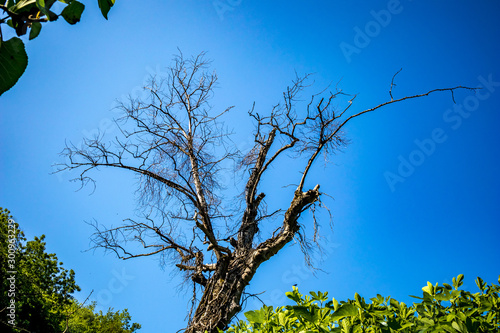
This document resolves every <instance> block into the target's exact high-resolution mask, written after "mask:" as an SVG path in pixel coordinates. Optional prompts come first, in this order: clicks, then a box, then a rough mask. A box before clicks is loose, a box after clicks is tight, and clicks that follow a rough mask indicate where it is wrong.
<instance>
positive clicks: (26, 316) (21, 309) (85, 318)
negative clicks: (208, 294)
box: [0, 208, 141, 333]
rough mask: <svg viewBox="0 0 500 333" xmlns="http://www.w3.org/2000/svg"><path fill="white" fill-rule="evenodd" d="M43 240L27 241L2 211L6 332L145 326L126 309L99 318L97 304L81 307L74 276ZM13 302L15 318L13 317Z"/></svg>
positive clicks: (125, 331)
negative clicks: (135, 320)
mask: <svg viewBox="0 0 500 333" xmlns="http://www.w3.org/2000/svg"><path fill="white" fill-rule="evenodd" d="M44 240H45V236H44V235H42V236H41V237H35V238H34V240H32V241H28V242H26V237H25V235H24V233H23V232H22V231H21V230H20V229H19V225H18V224H17V223H16V222H15V221H14V220H12V216H10V212H9V211H8V210H6V209H2V208H0V295H2V297H1V298H0V316H1V317H0V331H1V332H26V331H29V332H44V333H51V332H63V331H65V332H67V333H90V332H110V333H111V332H113V333H133V332H135V331H136V330H138V329H139V328H140V327H141V326H140V325H139V324H137V323H133V324H130V320H131V317H130V314H129V313H128V311H127V310H126V309H125V310H123V311H122V312H119V311H117V312H114V311H113V310H112V309H109V310H108V311H107V313H103V312H102V311H100V312H99V313H95V311H94V310H95V304H91V305H87V306H84V305H83V304H79V303H78V302H77V301H76V300H75V299H74V298H73V296H72V294H73V293H74V292H75V291H79V290H80V287H78V285H77V284H76V282H75V272H74V271H73V270H72V269H70V270H67V269H64V268H63V267H62V265H63V263H62V262H59V261H58V259H57V256H56V255H55V254H53V253H47V252H46V243H45V242H44ZM11 282H14V284H11ZM11 300H14V302H15V303H14V308H15V311H14V314H15V317H14V318H12V317H9V316H8V314H9V313H10V309H9V307H12V305H11ZM11 319H12V320H13V321H12V322H9V321H10V320H11ZM66 328H67V329H66Z"/></svg>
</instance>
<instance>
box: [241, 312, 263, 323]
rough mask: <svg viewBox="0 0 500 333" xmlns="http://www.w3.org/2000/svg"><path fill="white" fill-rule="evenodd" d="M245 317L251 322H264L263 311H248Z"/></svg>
mask: <svg viewBox="0 0 500 333" xmlns="http://www.w3.org/2000/svg"><path fill="white" fill-rule="evenodd" d="M245 317H247V320H248V321H249V322H251V323H259V324H262V323H263V322H264V321H265V320H264V316H263V313H262V312H261V311H248V312H245Z"/></svg>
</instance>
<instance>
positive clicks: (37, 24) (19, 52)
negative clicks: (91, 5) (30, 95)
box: [0, 0, 115, 95]
mask: <svg viewBox="0 0 500 333" xmlns="http://www.w3.org/2000/svg"><path fill="white" fill-rule="evenodd" d="M56 1H59V2H60V3H63V4H64V5H65V7H64V8H63V10H62V11H61V13H60V14H56V13H54V12H53V11H52V10H51V9H52V6H53V5H54V3H56ZM114 3H115V0H98V4H99V8H100V9H101V12H102V15H103V16H104V17H105V18H106V19H108V12H109V10H110V9H111V7H112V6H113V5H114ZM84 9H85V5H84V4H82V3H81V2H79V1H77V0H0V10H2V11H3V13H5V14H7V16H6V17H4V18H2V19H0V64H1V66H0V95H2V94H3V93H4V92H6V91H7V90H9V89H10V88H12V87H13V86H14V85H15V84H16V82H17V81H18V80H19V78H20V77H21V75H22V74H23V73H24V71H25V70H26V67H27V66H28V55H27V54H26V51H25V48H24V43H23V42H22V40H21V39H19V38H17V37H13V38H11V39H9V40H7V41H4V40H3V35H2V24H4V23H5V24H7V26H9V27H10V28H12V29H14V31H15V33H16V35H17V36H18V37H20V36H23V35H25V34H26V33H27V32H28V29H30V33H29V39H30V40H32V39H35V38H36V37H37V36H38V35H39V34H40V32H41V30H42V23H46V22H53V21H56V20H57V19H58V18H59V16H62V17H63V18H64V20H66V22H68V23H69V24H76V23H77V22H79V21H80V18H81V16H82V13H83V11H84Z"/></svg>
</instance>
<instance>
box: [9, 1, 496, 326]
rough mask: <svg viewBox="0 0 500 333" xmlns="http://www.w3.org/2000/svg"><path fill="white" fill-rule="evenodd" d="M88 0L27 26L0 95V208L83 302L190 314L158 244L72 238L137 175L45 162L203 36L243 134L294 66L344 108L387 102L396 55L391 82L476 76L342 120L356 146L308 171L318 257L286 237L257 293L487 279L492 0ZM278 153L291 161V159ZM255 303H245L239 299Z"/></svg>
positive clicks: (143, 312)
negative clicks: (93, 244) (121, 252)
mask: <svg viewBox="0 0 500 333" xmlns="http://www.w3.org/2000/svg"><path fill="white" fill-rule="evenodd" d="M96 2H97V1H95V0H91V1H85V4H86V6H87V7H86V11H85V13H84V16H83V18H82V22H80V23H79V24H77V25H76V26H69V25H68V24H67V23H66V22H64V21H63V20H62V19H61V20H59V21H58V22H56V23H54V24H48V25H46V26H44V28H43V30H42V32H41V35H40V36H39V37H38V38H37V39H35V40H34V41H29V42H27V51H28V55H29V59H30V60H29V65H28V69H27V71H26V73H25V74H24V75H23V77H22V78H21V79H20V81H19V82H18V84H17V85H16V86H15V87H14V88H13V89H12V90H10V91H9V92H7V93H5V94H4V95H3V96H2V97H0V119H1V121H0V154H1V162H0V184H1V192H0V206H3V207H6V208H9V209H10V210H11V211H12V213H13V214H14V216H15V218H16V221H17V222H18V223H19V224H20V225H21V228H22V229H23V230H24V231H25V232H26V234H27V235H28V237H29V238H32V237H33V236H35V235H41V234H46V235H47V239H46V241H47V243H48V251H50V252H55V253H57V255H58V257H59V259H60V260H61V261H63V262H64V266H65V267H66V268H73V269H74V270H75V271H76V278H77V282H78V284H79V285H80V286H81V287H82V289H83V290H82V292H81V293H79V294H78V295H77V298H78V299H79V300H81V301H82V300H84V299H85V298H86V296H87V295H88V293H89V292H90V291H91V290H94V294H93V296H92V299H93V300H96V301H98V302H99V306H100V308H101V309H105V308H107V307H114V308H115V309H124V308H128V309H129V311H130V313H131V314H132V318H133V320H134V321H137V322H139V323H141V324H142V325H143V329H142V331H141V332H146V333H149V332H175V331H177V330H178V329H180V328H182V327H184V325H185V323H184V317H185V315H186V313H187V308H188V306H189V304H188V300H189V297H188V296H189V292H190V290H189V289H186V290H179V288H178V286H179V284H180V282H181V281H180V278H179V276H177V275H173V274H171V272H172V271H171V269H170V268H169V267H165V268H164V269H161V268H160V267H159V266H158V260H157V259H155V258H150V259H140V260H135V261H120V260H118V259H116V258H114V257H113V256H112V255H104V254H103V252H102V251H96V252H95V253H92V252H82V251H83V250H86V249H88V248H89V246H90V244H89V236H90V234H91V232H92V230H91V228H90V227H88V226H87V225H86V224H85V223H84V221H91V220H92V219H95V220H97V221H98V222H100V223H105V224H106V225H108V226H110V225H118V224H119V223H120V221H121V220H122V219H124V218H127V217H131V216H134V209H135V208H136V205H135V199H134V190H135V180H134V178H133V177H131V175H128V174H127V173H125V172H116V171H110V170H102V171H101V172H99V173H95V174H94V176H95V178H96V180H97V190H96V191H95V193H94V194H92V195H89V194H90V192H91V189H90V188H85V189H83V190H82V191H79V192H75V190H76V189H78V184H75V183H70V182H69V181H68V180H69V179H71V178H72V176H75V175H74V174H73V175H72V174H70V173H66V174H62V175H60V176H57V175H50V172H51V170H52V169H51V165H52V164H53V163H55V162H60V161H61V159H60V157H59V156H58V153H59V152H60V151H61V150H62V149H63V147H64V143H65V140H68V141H73V142H75V143H78V142H79V141H80V140H81V139H82V137H83V136H84V135H89V134H91V133H93V132H95V131H96V130H97V129H101V130H103V129H107V131H108V133H109V134H110V135H113V131H116V129H114V128H113V127H111V128H109V127H108V126H107V123H108V121H109V119H111V118H113V117H114V116H116V113H114V112H113V111H111V109H112V107H113V106H114V103H115V100H116V99H121V98H123V97H124V96H126V95H128V94H132V95H137V94H139V93H140V91H139V90H138V88H139V87H141V86H142V85H143V82H144V80H145V79H146V78H147V76H148V75H149V74H151V73H155V72H156V73H159V74H161V72H162V71H163V70H164V68H165V67H166V66H168V65H169V64H170V63H171V58H172V55H173V54H175V53H176V52H177V48H180V49H181V50H182V51H183V53H184V54H186V55H193V54H197V53H199V52H201V51H207V52H208V57H209V58H211V59H213V60H214V61H213V67H214V68H215V69H216V70H217V73H218V75H219V77H220V81H219V82H220V87H219V88H218V89H217V92H216V93H217V94H216V97H215V100H214V104H215V106H216V107H217V108H219V109H221V108H225V107H227V106H230V105H235V109H234V112H233V114H232V118H231V119H230V125H231V126H232V127H233V128H234V130H235V132H236V133H237V134H236V136H235V138H234V141H235V142H236V144H238V145H239V146H240V147H241V148H245V147H247V145H246V142H247V140H248V137H249V132H248V131H250V130H251V128H250V127H249V124H248V118H247V116H246V112H247V110H248V109H249V108H250V107H251V105H252V103H253V102H254V101H255V102H256V103H257V106H258V107H259V108H260V110H261V112H265V110H269V109H270V106H272V105H273V104H274V103H275V102H277V101H278V99H279V98H280V96H281V95H280V94H281V91H282V90H283V89H284V88H285V87H286V86H287V84H289V83H290V80H291V79H293V78H294V71H297V72H298V73H316V75H315V76H314V79H315V81H316V85H315V87H316V88H317V89H318V90H320V89H322V88H323V87H324V86H325V85H326V84H328V83H329V82H337V81H339V80H340V79H342V82H341V87H342V89H343V90H344V91H345V92H348V93H353V94H358V97H357V99H356V103H355V105H354V106H353V111H356V110H358V111H360V110H362V109H363V108H366V107H369V106H373V105H376V104H379V103H381V102H384V101H386V100H387V99H388V98H389V94H388V88H389V85H390V80H391V78H392V75H393V74H394V73H395V72H396V71H397V70H399V69H400V68H403V71H402V72H401V73H400V74H399V75H398V78H397V84H398V85H397V87H396V88H395V89H394V91H393V93H394V95H395V97H396V96H403V95H407V94H413V93H419V92H424V91H427V90H429V89H432V88H440V87H451V86H456V85H469V86H473V87H477V86H483V87H484V89H483V90H482V91H481V92H480V94H479V95H477V96H475V95H474V94H473V93H472V94H471V93H469V92H460V93H457V94H456V95H455V100H456V102H457V104H456V105H454V104H453V101H452V99H451V97H450V95H449V94H439V95H433V96H431V97H428V98H425V99H419V100H413V101H410V102H407V103H404V104H399V105H396V106H391V107H389V108H387V109H384V110H380V112H377V113H372V114H368V115H366V116H365V117H363V118H360V119H358V120H357V121H356V122H353V123H351V124H350V126H349V127H348V131H347V134H348V136H349V138H350V139H351V144H350V145H349V146H348V147H347V148H346V149H345V151H344V152H343V153H340V154H337V155H335V156H334V157H333V162H334V163H333V164H332V165H329V166H327V167H326V168H323V166H322V165H321V164H318V165H316V168H315V170H314V174H313V175H312V176H313V177H312V179H311V184H309V185H312V186H314V184H313V182H314V183H319V184H321V186H322V187H321V188H322V190H323V191H324V192H327V193H328V194H330V195H331V196H333V197H334V198H335V200H329V199H325V202H326V204H327V205H328V206H329V208H330V209H331V211H332V214H333V216H334V220H333V222H334V227H333V231H331V230H330V229H329V228H328V227H327V226H328V221H327V219H326V215H322V218H323V225H324V228H323V230H322V231H323V235H324V236H325V237H327V241H326V242H325V245H326V248H327V251H326V254H325V256H324V258H323V261H318V262H317V266H318V267H320V268H321V269H322V270H323V271H324V272H317V273H316V276H313V275H312V274H311V272H310V271H307V270H304V269H303V268H302V267H303V261H302V259H301V255H300V251H299V248H298V246H288V247H287V248H286V249H285V250H284V251H283V252H281V253H280V254H278V255H277V256H276V257H274V258H272V259H271V261H270V262H268V263H266V264H264V265H262V267H261V268H260V269H259V271H258V273H257V275H256V277H255V278H254V280H253V281H252V282H251V285H250V287H249V289H248V291H249V292H253V293H256V292H261V291H266V293H265V294H263V295H262V296H261V298H262V299H263V300H266V302H267V303H268V304H271V305H280V304H283V302H285V298H284V295H283V294H284V293H285V292H286V291H288V290H290V289H291V285H292V284H294V283H298V286H299V290H301V291H303V292H306V291H309V290H322V291H329V293H330V296H334V297H335V298H337V299H346V298H348V297H350V298H352V297H353V295H354V293H355V292H358V293H360V294H361V295H362V296H364V297H367V298H369V297H373V296H374V295H376V294H377V293H380V294H383V295H392V296H393V297H395V298H398V299H402V300H405V301H406V302H408V303H410V302H411V299H410V298H408V297H407V295H409V294H419V293H421V287H422V286H424V285H425V283H426V282H427V281H431V282H433V283H435V282H440V283H442V282H450V281H451V278H452V277H453V276H456V275H458V274H460V273H463V274H465V276H466V287H467V288H471V289H474V288H475V286H474V282H473V281H474V278H475V277H476V276H481V277H482V278H483V279H484V280H486V281H489V282H495V281H496V279H497V278H498V274H500V265H499V264H500V262H499V261H500V260H499V258H500V239H499V235H500V227H499V222H500V212H499V199H500V178H499V175H498V171H499V154H500V149H499V142H500V131H499V130H498V124H499V123H500V114H499V109H500V83H499V82H500V66H499V60H498V59H500V44H499V43H498V41H499V37H500V20H498V17H499V14H500V4H499V2H498V1H493V0H484V1H475V2H472V1H429V0H426V1H409V0H401V1H400V2H397V1H369V2H368V1H349V2H343V1H332V0H329V1H325V0H317V1H311V2H305V1H268V2H265V1H249V0H242V1H227V0H221V1H193V0H191V1H142V2H140V3H139V2H132V1H124V0H118V1H117V4H116V6H115V7H114V8H113V9H112V10H111V12H110V15H109V21H106V20H104V19H103V18H102V16H101V15H100V13H99V11H98V8H97V5H96ZM229 3H232V4H233V5H229ZM216 4H219V5H220V4H225V5H226V6H230V7H220V8H219V9H217V7H216ZM221 8H226V10H225V11H224V9H221ZM383 10H385V12H381V11H383ZM387 10H390V11H388V12H387ZM384 13H385V15H384ZM387 13H389V15H387ZM454 106H455V109H454ZM459 108H461V111H460V110H459ZM114 133H115V134H116V132H114ZM429 140H433V142H434V144H433V145H434V147H431V146H432V145H431V144H429ZM417 142H420V144H418V143H417ZM422 145H424V146H423V147H424V148H421V147H422ZM431 148H432V149H431ZM426 152H427V154H426ZM402 161H407V162H402ZM409 161H412V162H409ZM299 162H300V161H297V163H299ZM406 163H414V164H417V166H411V167H408V165H406V166H404V164H406ZM284 167H288V168H289V170H290V173H289V174H290V175H291V174H292V173H291V172H295V171H292V170H293V167H294V165H293V164H287V165H286V166H284ZM405 167H406V168H405ZM398 168H399V169H401V170H399V171H398ZM281 171H282V170H275V172H281ZM388 175H392V176H388ZM394 175H397V176H398V177H400V178H394V177H393V176H394ZM387 177H391V178H390V179H391V180H390V181H389V182H388V181H387ZM274 179H275V178H272V177H269V178H268V179H267V187H268V188H269V189H271V188H273V186H274V185H276V186H281V185H284V184H281V183H280V184H277V183H276V184H275V183H273V181H274ZM394 179H397V180H394ZM280 191H281V190H280ZM279 193H280V194H279V195H276V196H274V198H273V196H272V194H271V193H270V192H268V198H270V204H273V205H280V204H286V202H288V201H289V199H290V194H288V196H286V195H282V194H281V193H284V192H282V191H281V192H279ZM302 223H304V224H305V225H306V226H309V228H310V226H311V217H310V216H309V215H307V214H305V215H304V216H303V217H302ZM257 306H259V304H258V303H257V302H254V301H250V302H248V306H247V310H250V309H252V308H253V307H257ZM240 317H242V316H241V315H240ZM165 327H168V329H166V328H165Z"/></svg>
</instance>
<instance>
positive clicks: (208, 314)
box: [185, 257, 257, 333]
mask: <svg viewBox="0 0 500 333" xmlns="http://www.w3.org/2000/svg"><path fill="white" fill-rule="evenodd" d="M245 266H246V262H245V258H244V257H239V258H235V259H233V260H231V262H230V264H229V267H228V269H227V273H226V274H225V276H222V274H219V273H217V272H216V273H215V274H214V275H213V276H212V277H211V278H210V279H209V280H207V284H206V286H205V290H204V292H203V296H202V298H201V301H200V303H199V304H198V307H197V309H196V312H195V314H194V316H193V319H192V321H191V323H190V325H189V327H188V328H187V329H186V331H185V332H186V333H205V332H208V333H217V332H218V329H221V330H223V329H225V328H226V326H227V325H228V324H229V322H230V321H231V319H232V318H233V317H234V316H235V315H236V314H237V313H238V312H239V311H240V310H241V306H240V300H241V295H242V293H243V290H244V289H245V287H246V286H247V285H248V283H249V281H250V280H251V278H252V277H253V275H254V274H255V271H256V269H257V268H256V267H255V268H254V269H252V268H249V267H246V269H245ZM245 272H246V273H245Z"/></svg>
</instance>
